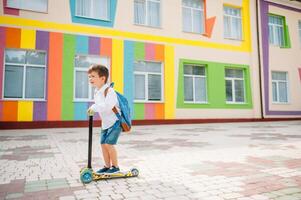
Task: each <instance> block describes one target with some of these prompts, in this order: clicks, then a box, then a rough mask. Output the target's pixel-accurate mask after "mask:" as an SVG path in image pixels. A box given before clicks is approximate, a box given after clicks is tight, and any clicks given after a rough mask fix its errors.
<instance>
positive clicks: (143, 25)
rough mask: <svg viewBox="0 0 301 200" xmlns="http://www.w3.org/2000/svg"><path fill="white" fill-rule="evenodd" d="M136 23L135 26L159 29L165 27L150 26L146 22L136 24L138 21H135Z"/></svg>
mask: <svg viewBox="0 0 301 200" xmlns="http://www.w3.org/2000/svg"><path fill="white" fill-rule="evenodd" d="M134 25H135V26H141V27H145V28H153V29H159V30H162V29H163V28H162V27H161V26H149V25H146V24H136V23H134Z"/></svg>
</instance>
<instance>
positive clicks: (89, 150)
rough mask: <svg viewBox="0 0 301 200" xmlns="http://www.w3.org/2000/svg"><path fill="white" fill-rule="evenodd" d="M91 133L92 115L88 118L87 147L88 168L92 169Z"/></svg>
mask: <svg viewBox="0 0 301 200" xmlns="http://www.w3.org/2000/svg"><path fill="white" fill-rule="evenodd" d="M92 133H93V115H92V116H89V145H88V168H90V169H91V168H92V166H91V158H92V137H93V135H92Z"/></svg>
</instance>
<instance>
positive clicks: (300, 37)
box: [299, 20, 301, 47]
mask: <svg viewBox="0 0 301 200" xmlns="http://www.w3.org/2000/svg"><path fill="white" fill-rule="evenodd" d="M299 42H300V47H301V20H299Z"/></svg>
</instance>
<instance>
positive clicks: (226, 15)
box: [223, 4, 243, 41]
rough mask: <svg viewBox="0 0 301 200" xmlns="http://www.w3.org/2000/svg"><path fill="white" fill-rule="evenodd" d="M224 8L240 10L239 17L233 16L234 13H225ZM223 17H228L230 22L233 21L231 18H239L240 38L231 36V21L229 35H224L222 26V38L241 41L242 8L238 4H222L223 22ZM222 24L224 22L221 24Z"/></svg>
mask: <svg viewBox="0 0 301 200" xmlns="http://www.w3.org/2000/svg"><path fill="white" fill-rule="evenodd" d="M225 7H226V8H230V9H236V10H239V11H240V17H237V16H234V15H229V14H225V13H224V9H225ZM225 17H229V18H230V22H232V21H233V18H236V19H239V21H240V28H241V29H240V36H241V37H240V38H235V37H233V27H232V23H230V28H229V30H230V33H231V34H230V37H227V36H225V28H224V27H223V30H224V33H223V36H224V39H228V40H237V41H242V40H243V16H242V8H241V7H238V6H232V5H227V4H223V23H225ZM223 26H224V24H223Z"/></svg>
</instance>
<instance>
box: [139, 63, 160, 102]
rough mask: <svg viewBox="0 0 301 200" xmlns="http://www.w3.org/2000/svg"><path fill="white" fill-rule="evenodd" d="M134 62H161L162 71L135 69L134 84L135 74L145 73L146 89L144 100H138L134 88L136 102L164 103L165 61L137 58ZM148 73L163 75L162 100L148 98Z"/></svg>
mask: <svg viewBox="0 0 301 200" xmlns="http://www.w3.org/2000/svg"><path fill="white" fill-rule="evenodd" d="M134 62H152V63H160V64H161V65H160V66H161V73H159V72H140V71H135V69H134V70H133V72H134V74H133V75H134V81H133V83H134V85H135V75H144V91H145V96H144V100H137V99H135V89H134V103H164V102H165V100H164V92H165V91H164V64H163V62H160V61H150V60H136V61H134ZM148 75H161V100H160V101H154V100H148V97H149V96H148Z"/></svg>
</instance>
